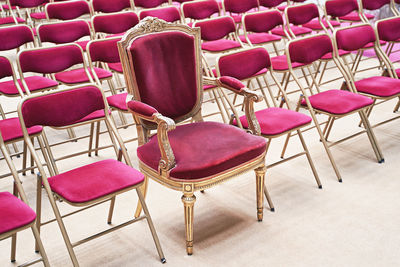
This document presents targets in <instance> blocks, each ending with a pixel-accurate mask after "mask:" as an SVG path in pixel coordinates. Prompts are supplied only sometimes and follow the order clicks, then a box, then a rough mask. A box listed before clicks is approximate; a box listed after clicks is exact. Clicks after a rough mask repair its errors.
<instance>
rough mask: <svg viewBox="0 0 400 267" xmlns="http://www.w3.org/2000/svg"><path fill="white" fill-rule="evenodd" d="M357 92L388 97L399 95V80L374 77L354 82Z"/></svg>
mask: <svg viewBox="0 0 400 267" xmlns="http://www.w3.org/2000/svg"><path fill="white" fill-rule="evenodd" d="M355 85H356V88H357V91H358V92H361V93H366V94H370V95H375V96H380V97H389V96H395V95H398V94H400V80H398V79H393V78H390V77H383V76H374V77H369V78H366V79H362V80H359V81H357V82H355Z"/></svg>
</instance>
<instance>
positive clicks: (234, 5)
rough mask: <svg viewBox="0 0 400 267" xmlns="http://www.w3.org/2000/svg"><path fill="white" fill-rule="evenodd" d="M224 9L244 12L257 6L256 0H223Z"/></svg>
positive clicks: (232, 11)
mask: <svg viewBox="0 0 400 267" xmlns="http://www.w3.org/2000/svg"><path fill="white" fill-rule="evenodd" d="M223 1H224V7H225V11H227V12H230V13H237V14H240V13H245V12H247V11H249V10H251V9H253V8H257V7H258V1H257V0H245V1H243V0H223Z"/></svg>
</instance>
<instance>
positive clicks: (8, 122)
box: [0, 118, 43, 142]
mask: <svg viewBox="0 0 400 267" xmlns="http://www.w3.org/2000/svg"><path fill="white" fill-rule="evenodd" d="M42 129H43V128H42V127H41V126H32V127H30V128H28V129H27V130H28V134H29V135H35V134H38V133H40V132H41V131H42ZM0 133H1V135H2V136H3V139H4V142H9V141H13V140H17V139H21V138H23V137H24V134H23V133H22V128H21V124H20V122H19V119H18V118H8V119H3V120H0Z"/></svg>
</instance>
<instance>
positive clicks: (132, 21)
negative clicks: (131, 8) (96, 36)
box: [92, 12, 139, 34]
mask: <svg viewBox="0 0 400 267" xmlns="http://www.w3.org/2000/svg"><path fill="white" fill-rule="evenodd" d="M138 23H139V18H138V16H137V15H136V13H134V12H120V13H114V14H102V15H96V16H94V17H93V23H92V26H93V28H94V31H95V32H102V33H107V34H117V33H122V32H126V31H127V30H129V29H130V28H133V27H135V25H136V24H138Z"/></svg>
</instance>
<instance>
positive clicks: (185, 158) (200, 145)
mask: <svg viewBox="0 0 400 267" xmlns="http://www.w3.org/2000/svg"><path fill="white" fill-rule="evenodd" d="M222 137H223V138H222ZM168 138H169V141H170V144H171V147H172V150H173V152H174V155H175V161H176V166H175V167H174V168H173V169H171V171H170V174H169V175H170V178H172V179H179V180H190V179H202V178H206V177H208V176H212V175H215V174H219V173H221V172H224V171H228V170H229V169H231V168H236V167H238V166H240V165H241V164H245V163H248V162H249V161H251V160H252V159H255V158H257V157H259V156H261V155H262V154H263V153H264V152H265V149H266V140H265V139H264V138H263V137H259V136H254V135H250V134H248V133H246V132H245V131H243V130H241V129H239V128H237V127H233V126H230V125H226V124H222V123H217V122H199V123H191V124H185V125H180V126H177V127H176V129H175V130H172V131H169V132H168ZM137 155H138V157H139V159H140V161H141V162H143V163H144V164H146V165H147V166H149V167H150V168H152V169H154V170H155V171H158V163H159V160H160V158H161V156H160V149H159V146H158V140H157V136H153V137H152V138H151V139H150V141H149V142H148V143H146V144H144V145H142V146H140V147H138V149H137Z"/></svg>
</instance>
